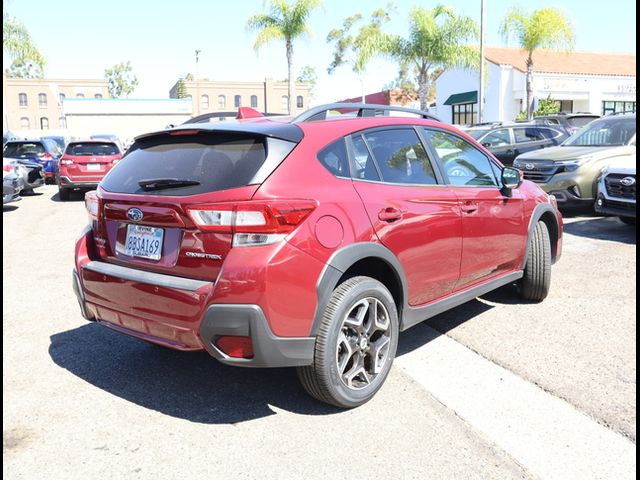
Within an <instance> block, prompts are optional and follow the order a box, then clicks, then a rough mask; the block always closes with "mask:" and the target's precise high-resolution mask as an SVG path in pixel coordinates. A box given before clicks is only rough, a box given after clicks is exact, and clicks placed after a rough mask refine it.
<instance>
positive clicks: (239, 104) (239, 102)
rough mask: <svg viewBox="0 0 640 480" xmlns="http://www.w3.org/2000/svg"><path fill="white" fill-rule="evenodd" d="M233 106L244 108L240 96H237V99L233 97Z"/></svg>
mask: <svg viewBox="0 0 640 480" xmlns="http://www.w3.org/2000/svg"><path fill="white" fill-rule="evenodd" d="M233 106H234V107H236V108H239V107H241V106H242V98H241V97H240V95H236V96H235V97H233Z"/></svg>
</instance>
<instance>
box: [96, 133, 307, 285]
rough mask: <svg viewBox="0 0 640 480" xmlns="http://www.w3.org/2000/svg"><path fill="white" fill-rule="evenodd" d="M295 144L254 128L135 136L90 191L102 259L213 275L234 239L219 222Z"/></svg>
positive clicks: (247, 197) (205, 276) (191, 275)
mask: <svg viewBox="0 0 640 480" xmlns="http://www.w3.org/2000/svg"><path fill="white" fill-rule="evenodd" d="M296 128H297V127H296ZM296 144H297V143H296V142H295V141H292V140H291V139H288V140H285V139H282V138H273V137H269V136H266V135H261V134H258V133H255V132H221V131H215V130H214V131H211V130H200V129H194V130H184V129H183V130H174V131H168V132H161V133H158V134H153V135H149V136H145V137H143V138H139V139H138V140H137V141H136V142H135V143H134V145H132V147H131V149H130V150H129V151H128V152H127V155H125V156H124V157H123V158H122V160H121V161H120V162H119V163H118V164H117V165H116V166H115V167H114V168H113V169H112V170H111V171H110V172H109V173H108V174H107V175H106V176H105V178H104V179H103V181H102V182H101V184H100V189H99V192H98V195H97V196H94V197H92V196H91V194H89V196H88V200H87V202H88V208H89V210H90V213H91V212H92V211H93V212H94V217H95V218H94V222H93V228H94V234H95V235H94V236H95V237H96V245H97V247H98V253H99V255H100V257H101V258H102V259H103V260H104V261H107V262H110V263H116V264H120V265H124V266H129V267H134V268H137V269H142V270H148V271H152V272H157V273H164V274H169V275H175V276H182V277H189V278H193V279H200V280H209V281H215V279H216V278H217V276H218V274H219V272H220V269H221V268H222V264H223V262H224V259H225V257H226V255H227V253H228V252H229V250H230V249H231V248H232V243H233V231H232V229H231V228H230V227H229V228H226V229H225V228H221V226H222V227H224V224H225V222H226V221H227V220H228V219H229V218H235V209H236V208H238V205H241V204H246V203H247V202H248V201H249V200H250V199H251V198H252V196H253V194H254V193H255V191H256V190H257V189H258V187H259V186H260V184H261V183H262V182H263V181H264V180H265V179H266V178H267V176H268V175H270V174H271V172H273V170H274V169H275V168H276V167H277V166H278V165H279V164H280V162H282V160H283V159H284V158H285V157H286V156H287V155H288V154H289V152H291V150H292V149H293V148H294V147H295V145H296ZM91 202H95V205H93V206H92V205H90V204H91ZM249 203H251V202H249ZM194 212H196V213H194ZM198 212H200V213H198ZM202 212H204V213H202ZM194 215H195V216H194ZM232 215H233V217H232ZM203 222H204V223H207V222H211V223H212V225H213V224H215V225H214V227H215V226H217V228H208V227H209V226H210V225H203V224H202V223H203Z"/></svg>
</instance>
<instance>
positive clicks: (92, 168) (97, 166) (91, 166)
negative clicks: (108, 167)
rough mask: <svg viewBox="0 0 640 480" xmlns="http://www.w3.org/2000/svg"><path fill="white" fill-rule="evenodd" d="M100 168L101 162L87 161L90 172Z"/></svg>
mask: <svg viewBox="0 0 640 480" xmlns="http://www.w3.org/2000/svg"><path fill="white" fill-rule="evenodd" d="M99 170H100V164H99V163H87V171H88V172H97V171H99Z"/></svg>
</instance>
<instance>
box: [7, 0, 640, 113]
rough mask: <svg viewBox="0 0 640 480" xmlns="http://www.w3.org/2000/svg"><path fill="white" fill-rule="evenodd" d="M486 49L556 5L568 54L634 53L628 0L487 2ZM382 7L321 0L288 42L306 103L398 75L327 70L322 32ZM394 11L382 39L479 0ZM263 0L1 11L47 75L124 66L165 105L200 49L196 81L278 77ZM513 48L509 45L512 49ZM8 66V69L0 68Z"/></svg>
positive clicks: (381, 66) (33, 4) (22, 2)
mask: <svg viewBox="0 0 640 480" xmlns="http://www.w3.org/2000/svg"><path fill="white" fill-rule="evenodd" d="M485 2H486V7H485V8H486V12H485V19H486V20H485V25H486V34H485V42H486V45H489V46H501V45H505V42H504V40H503V39H502V37H501V36H500V35H499V33H498V28H499V25H500V22H501V20H502V18H503V17H504V13H505V11H506V10H507V9H508V8H509V7H511V6H515V5H518V6H523V8H525V9H526V10H528V11H531V10H533V9H538V8H542V7H552V6H553V7H559V8H560V9H562V10H563V11H564V12H565V13H566V14H567V16H568V17H569V18H570V19H571V21H572V23H573V25H574V27H575V32H576V44H575V49H576V50H588V51H600V52H628V53H635V45H636V20H635V19H636V4H635V0H608V1H607V2H603V1H602V0H555V1H553V0H550V1H547V0H528V1H527V2H521V3H518V1H517V0H514V1H511V0H485ZM387 3H388V2H387V0H367V1H365V0H324V2H323V7H322V8H321V9H320V10H318V11H317V12H315V13H314V14H313V15H312V16H311V17H310V19H309V27H310V29H311V31H312V36H311V37H309V38H306V39H300V40H297V41H296V43H295V44H294V68H295V69H296V70H299V69H300V68H302V67H303V66H305V65H311V66H312V67H314V68H315V70H316V73H317V75H318V84H317V87H316V91H315V95H314V99H313V101H312V103H314V104H318V103H325V102H330V101H336V100H339V99H342V98H348V97H355V96H359V95H360V94H361V93H362V90H363V88H364V90H365V91H366V92H367V93H372V92H376V91H380V90H381V89H382V88H383V87H384V86H385V85H387V84H389V83H390V82H392V81H393V80H394V79H395V78H396V77H397V72H398V68H397V65H395V64H394V63H393V62H391V61H389V60H383V59H377V60H374V61H372V62H371V63H370V64H369V66H368V68H367V72H366V75H364V76H363V79H362V83H361V80H360V78H359V77H358V76H357V75H355V74H354V73H353V72H352V71H351V69H350V67H349V66H342V67H340V68H338V69H337V70H336V71H335V72H334V73H333V74H331V75H329V74H328V73H327V67H328V66H329V64H330V63H331V61H332V51H333V46H332V45H331V44H328V43H327V42H326V37H327V33H328V32H329V31H330V30H331V29H333V28H336V27H340V26H341V24H342V21H343V20H344V18H346V17H348V16H350V15H352V14H354V13H357V12H360V13H362V14H364V15H365V16H368V15H369V14H370V13H371V12H372V11H373V10H375V9H377V8H381V7H385V6H386V5H387ZM394 3H395V6H396V8H395V11H394V12H392V14H391V15H392V18H391V21H390V22H389V23H387V24H386V25H385V31H387V32H388V33H395V34H403V33H405V32H406V28H407V18H408V14H409V10H410V9H411V7H413V6H416V5H419V6H422V7H426V8H431V7H433V6H435V5H436V4H438V3H441V4H444V5H447V6H449V7H452V8H453V9H455V10H456V12H458V13H463V14H465V15H468V16H470V17H472V18H474V19H475V20H476V22H478V23H479V21H480V0H434V1H419V0H411V1H405V0H395V2H394ZM266 6H267V4H266V3H265V2H263V1H262V0H235V1H232V0H181V1H177V2H175V1H172V2H169V1H166V0H164V1H163V0H155V1H149V0H109V1H104V0H102V1H96V0H57V1H55V2H52V1H45V0H8V1H6V2H5V4H4V7H5V12H8V13H9V14H10V15H12V16H14V17H17V18H18V19H19V20H20V21H22V22H23V23H24V24H25V26H26V27H27V28H28V30H29V32H30V33H31V35H32V37H33V39H34V41H35V43H36V46H37V47H38V49H39V50H40V51H41V52H42V54H43V55H44V57H45V58H46V60H47V67H46V70H45V76H46V77H48V78H91V79H101V78H104V70H105V69H106V68H108V67H111V66H113V65H115V64H117V63H119V62H124V61H131V64H132V66H133V71H134V73H135V74H136V76H137V77H138V80H139V85H138V87H137V88H136V90H135V91H134V92H133V94H132V95H130V98H168V96H169V90H170V89H171V87H172V86H173V85H174V83H175V82H176V81H177V80H178V78H179V77H180V76H184V75H186V74H187V73H189V72H191V73H193V74H195V73H196V62H195V51H196V50H201V53H200V54H199V62H198V71H197V75H198V78H208V79H210V80H237V81H263V80H264V78H267V77H270V78H273V79H275V80H284V79H286V77H287V64H286V57H285V47H284V43H282V42H276V43H273V44H270V45H268V46H265V47H263V48H262V49H260V50H259V51H258V52H257V53H256V52H255V51H254V49H253V42H254V40H255V35H256V34H255V33H254V32H250V31H247V29H246V28H245V25H246V20H247V18H248V17H249V16H251V15H252V14H254V13H260V12H262V11H265V10H266ZM510 45H511V46H515V44H514V43H511V44H510ZM5 66H6V65H5Z"/></svg>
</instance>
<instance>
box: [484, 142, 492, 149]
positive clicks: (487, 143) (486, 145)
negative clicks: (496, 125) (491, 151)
mask: <svg viewBox="0 0 640 480" xmlns="http://www.w3.org/2000/svg"><path fill="white" fill-rule="evenodd" d="M482 146H483V147H485V148H489V147H490V146H491V142H482Z"/></svg>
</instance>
